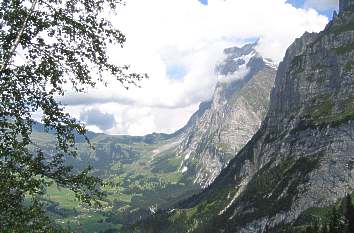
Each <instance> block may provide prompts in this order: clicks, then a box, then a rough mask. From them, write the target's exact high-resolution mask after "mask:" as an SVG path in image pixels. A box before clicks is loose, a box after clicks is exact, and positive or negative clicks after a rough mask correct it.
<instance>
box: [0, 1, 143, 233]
mask: <svg viewBox="0 0 354 233" xmlns="http://www.w3.org/2000/svg"><path fill="white" fill-rule="evenodd" d="M120 4H122V2H121V0H70V1H67V0H2V1H1V3H0V42H1V43H0V44H1V49H0V177H1V179H0V228H1V229H2V231H4V232H6V229H7V230H9V232H12V231H11V229H18V232H21V231H24V232H30V231H27V230H28V229H32V230H33V231H34V232H41V231H43V232H48V231H49V230H48V226H44V225H45V224H44V225H43V224H42V223H43V222H42V223H41V221H40V219H41V217H40V216H43V212H42V211H43V210H42V209H41V204H40V201H39V200H40V195H42V194H43V193H44V192H45V189H46V187H47V186H48V185H49V184H50V183H51V182H55V183H56V184H58V185H59V186H62V187H66V188H69V189H71V190H73V191H74V192H75V193H76V196H77V197H78V198H79V199H80V200H82V201H83V202H86V203H92V202H94V201H95V200H98V199H100V198H101V197H102V195H103V193H102V192H101V189H100V186H101V185H102V182H101V180H100V179H98V178H96V177H94V176H92V175H90V168H88V169H86V170H84V171H76V170H75V169H73V167H70V166H68V165H66V164H65V159H66V158H67V156H76V153H77V152H76V149H75V137H76V135H77V134H80V135H84V134H85V133H86V129H85V127H84V125H82V124H81V123H80V122H78V121H77V120H76V119H75V118H73V117H72V116H70V115H69V114H68V113H66V112H65V110H64V107H63V106H62V105H61V104H60V103H59V102H58V99H57V97H58V96H62V95H64V93H65V91H66V90H67V89H66V88H68V87H71V88H72V89H73V90H75V91H76V92H79V93H80V92H83V91H84V90H85V88H86V87H94V86H95V85H96V84H97V83H99V82H105V77H106V76H107V75H113V76H114V77H116V79H117V80H118V81H120V82H121V84H122V85H124V86H125V87H127V86H128V85H129V84H135V83H136V82H138V81H139V80H140V79H142V78H144V77H145V75H140V74H136V73H131V72H130V71H129V70H128V68H129V67H128V66H119V65H115V64H113V63H112V62H111V61H110V59H109V55H108V51H107V46H108V45H109V44H115V45H117V46H123V43H124V42H125V40H126V38H125V36H124V35H123V34H122V32H120V31H119V30H117V29H115V28H114V27H113V26H112V23H111V22H110V21H109V19H107V17H106V15H108V14H107V12H108V11H109V12H115V10H116V7H117V6H118V5H120ZM38 112H39V113H41V116H42V123H43V125H44V127H45V129H46V130H48V131H49V130H51V131H53V132H55V135H56V145H55V150H50V151H48V150H44V149H43V148H39V147H38V146H37V145H36V143H35V142H33V140H32V138H31V134H32V127H33V124H35V122H34V119H33V114H34V113H38ZM21 229H22V230H21ZM26 229H27V230H26ZM16 232H17V231H16Z"/></svg>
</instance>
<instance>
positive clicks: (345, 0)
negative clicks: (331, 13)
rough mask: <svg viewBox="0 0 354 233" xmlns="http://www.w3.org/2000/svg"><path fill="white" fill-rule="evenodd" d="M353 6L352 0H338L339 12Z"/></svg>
mask: <svg viewBox="0 0 354 233" xmlns="http://www.w3.org/2000/svg"><path fill="white" fill-rule="evenodd" d="M352 6H354V1H353V0H339V12H343V11H345V10H347V9H349V8H350V7H352Z"/></svg>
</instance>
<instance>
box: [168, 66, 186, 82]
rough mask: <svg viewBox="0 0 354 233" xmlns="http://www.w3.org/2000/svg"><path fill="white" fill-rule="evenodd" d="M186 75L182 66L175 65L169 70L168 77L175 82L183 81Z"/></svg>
mask: <svg viewBox="0 0 354 233" xmlns="http://www.w3.org/2000/svg"><path fill="white" fill-rule="evenodd" d="M186 74H187V71H186V69H185V68H184V67H183V66H181V65H173V66H170V67H168V68H167V75H168V77H169V78H170V79H173V80H181V79H183V77H184V76H185V75H186Z"/></svg>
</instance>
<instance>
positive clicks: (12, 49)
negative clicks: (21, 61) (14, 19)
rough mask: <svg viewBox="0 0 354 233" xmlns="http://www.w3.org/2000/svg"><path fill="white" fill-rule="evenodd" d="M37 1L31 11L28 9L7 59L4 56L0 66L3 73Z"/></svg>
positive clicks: (35, 0)
mask: <svg viewBox="0 0 354 233" xmlns="http://www.w3.org/2000/svg"><path fill="white" fill-rule="evenodd" d="M37 1H38V0H34V1H33V3H32V6H31V9H30V11H29V13H28V15H27V16H26V18H25V21H23V24H22V27H21V29H20V31H19V32H18V33H17V36H16V40H15V42H14V44H13V45H12V47H11V50H10V53H9V54H8V56H7V57H6V56H5V59H4V62H3V64H1V67H0V71H3V70H4V69H5V68H6V66H7V65H8V64H9V62H10V61H11V58H12V56H13V54H14V53H15V51H16V49H17V46H18V44H19V43H20V40H21V36H22V34H23V32H24V30H25V28H26V25H27V22H28V20H29V18H30V17H31V15H32V13H33V11H34V8H35V7H36V5H37Z"/></svg>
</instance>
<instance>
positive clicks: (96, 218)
mask: <svg viewBox="0 0 354 233" xmlns="http://www.w3.org/2000/svg"><path fill="white" fill-rule="evenodd" d="M256 46H257V44H256V43H255V44H248V45H245V46H243V47H242V48H238V47H233V48H228V49H225V50H224V54H225V59H224V60H223V61H222V62H221V63H220V64H219V65H217V66H216V69H215V73H216V76H217V78H218V83H217V86H216V88H215V92H214V95H213V97H212V99H211V100H210V101H207V102H203V103H201V104H200V107H199V109H198V111H197V112H196V113H195V114H193V116H192V117H191V118H190V120H189V121H188V123H187V124H186V126H185V127H183V128H182V129H180V130H178V131H177V132H175V133H174V134H170V135H167V134H156V133H154V134H150V135H146V136H144V137H132V136H110V135H105V134H95V133H93V132H89V133H88V135H87V136H88V138H89V139H90V141H91V143H92V144H93V145H94V146H95V150H91V149H90V148H89V146H88V145H87V144H86V142H85V140H84V139H83V138H82V137H79V136H77V142H78V144H77V148H78V154H79V155H78V157H77V158H75V159H69V160H67V161H66V162H67V164H70V165H73V166H74V167H75V168H77V169H83V168H85V167H87V166H89V165H91V166H92V167H94V170H93V173H94V174H95V175H97V176H100V177H101V178H103V179H104V180H106V181H110V182H113V183H115V184H116V186H117V187H108V188H107V189H106V191H107V193H108V196H107V199H106V200H105V202H104V208H101V209H89V208H87V207H85V206H80V205H79V204H78V202H77V201H75V199H74V197H73V194H72V193H71V192H69V191H68V190H65V189H64V190H58V189H57V188H56V187H54V186H53V187H50V188H49V190H48V191H49V192H48V195H47V196H46V197H45V199H46V201H47V202H48V206H47V209H48V211H49V213H51V214H52V216H53V218H54V219H56V221H57V222H58V223H60V224H61V225H68V226H70V227H71V229H73V230H74V231H75V232H97V231H104V230H109V229H118V228H119V227H120V226H126V225H131V224H133V223H134V222H135V221H137V220H139V219H144V218H146V217H148V216H149V215H151V214H153V213H155V212H156V211H157V210H158V209H168V208H171V207H172V206H174V205H176V204H177V203H178V202H180V201H182V200H184V199H186V198H188V197H190V196H192V195H193V194H196V193H199V192H200V191H201V190H202V189H203V188H206V187H207V186H208V185H209V184H210V183H211V182H212V181H213V180H214V179H215V178H216V177H217V176H218V175H219V173H220V172H221V170H222V169H223V168H225V167H226V166H227V164H228V162H229V161H230V159H231V158H232V157H233V155H234V154H235V153H237V152H238V151H239V150H240V149H241V148H242V147H243V146H244V145H245V144H246V143H247V142H248V141H249V140H250V139H251V137H252V135H253V134H254V133H255V132H256V131H257V130H258V129H259V127H260V124H261V121H262V120H263V119H264V117H265V115H266V112H267V109H268V103H269V95H270V91H271V89H272V86H273V84H274V79H275V73H276V68H277V67H276V65H274V64H273V63H272V62H271V60H269V59H264V58H262V57H261V55H260V54H259V53H258V52H257V51H256ZM33 129H34V133H33V138H34V140H35V141H36V142H37V143H38V144H39V145H40V146H41V147H42V148H43V149H44V150H46V151H50V150H53V149H54V148H53V146H54V145H55V137H54V135H53V132H49V134H47V133H45V132H44V129H43V127H42V126H41V125H35V126H34V127H33ZM83 223H85V224H83Z"/></svg>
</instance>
